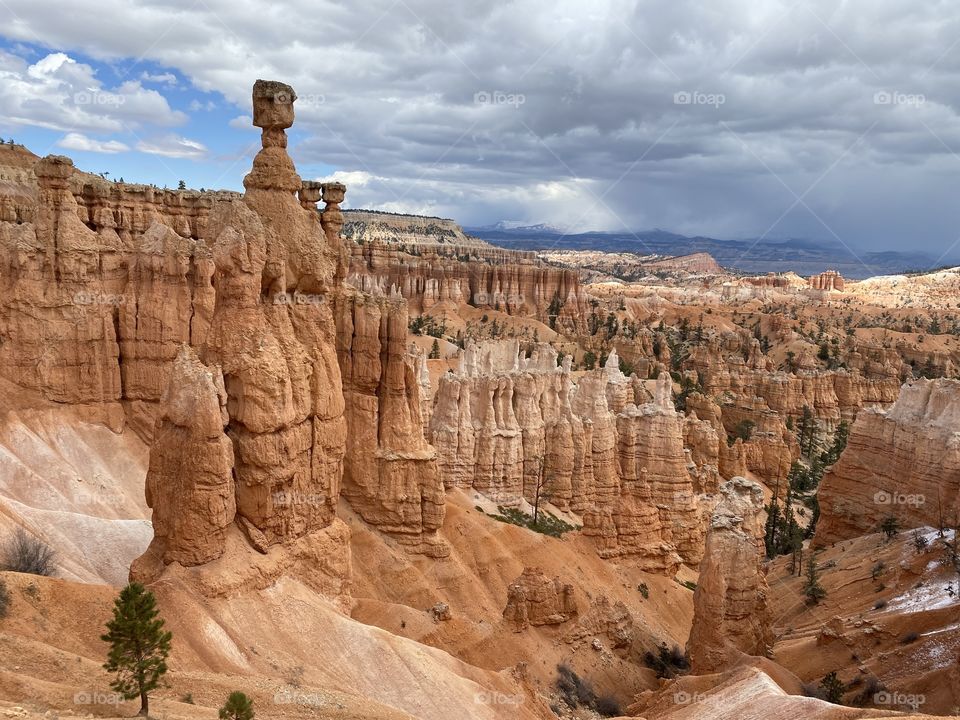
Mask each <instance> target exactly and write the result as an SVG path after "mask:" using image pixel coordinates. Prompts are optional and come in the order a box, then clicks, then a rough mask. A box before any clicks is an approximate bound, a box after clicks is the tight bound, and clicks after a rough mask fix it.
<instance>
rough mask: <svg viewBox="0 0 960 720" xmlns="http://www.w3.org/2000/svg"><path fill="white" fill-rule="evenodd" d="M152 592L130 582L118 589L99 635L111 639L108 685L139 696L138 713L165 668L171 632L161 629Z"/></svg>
mask: <svg viewBox="0 0 960 720" xmlns="http://www.w3.org/2000/svg"><path fill="white" fill-rule="evenodd" d="M163 624H164V623H163V619H162V618H160V617H159V612H158V611H157V601H156V598H155V597H154V596H153V593H152V592H150V591H149V590H147V589H146V588H144V587H143V585H141V584H140V583H135V582H134V583H130V584H129V585H127V586H126V587H125V588H124V589H123V590H121V591H120V596H119V597H118V598H117V599H116V601H115V602H114V606H113V619H112V620H110V621H109V622H108V623H107V633H106V634H105V635H101V636H100V639H101V640H103V641H104V642H108V643H110V652H109V653H108V654H107V662H105V663H104V665H103V667H104V668H105V669H106V670H107V671H108V672H115V673H116V674H117V676H116V678H115V679H114V680H113V682H112V683H110V686H111V687H112V688H113V689H114V690H116V691H117V692H118V693H120V695H122V696H123V698H124V700H133V699H135V698H137V697H139V698H140V713H139V714H140V715H143V716H144V717H146V716H147V714H148V712H149V710H148V704H149V699H148V694H149V693H150V691H151V690H154V689H156V687H157V685H158V684H159V682H160V678H161V677H163V675H164V674H165V673H166V672H167V655H169V654H170V640H171V638H172V637H173V636H172V634H171V633H169V632H167V631H165V630H164V629H163Z"/></svg>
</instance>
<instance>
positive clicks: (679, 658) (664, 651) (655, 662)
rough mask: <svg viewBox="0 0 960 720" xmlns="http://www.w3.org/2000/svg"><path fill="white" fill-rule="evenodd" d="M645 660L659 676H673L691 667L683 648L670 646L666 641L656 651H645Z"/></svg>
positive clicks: (681, 673)
mask: <svg viewBox="0 0 960 720" xmlns="http://www.w3.org/2000/svg"><path fill="white" fill-rule="evenodd" d="M643 662H644V664H645V665H646V666H647V667H648V668H650V669H651V670H653V671H654V673H656V675H657V677H658V678H673V677H676V676H677V675H683V674H684V673H685V672H687V670H689V669H690V661H689V660H687V656H686V655H685V654H684V652H683V650H681V649H680V647H679V646H677V645H674V646H673V647H672V648H668V647H667V645H666V643H663V644H661V645H660V647H658V648H657V652H656V653H652V652H649V651H647V652H646V653H644V656H643Z"/></svg>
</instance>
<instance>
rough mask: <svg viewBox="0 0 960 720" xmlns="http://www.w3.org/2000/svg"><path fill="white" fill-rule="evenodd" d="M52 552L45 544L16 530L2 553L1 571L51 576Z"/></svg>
mask: <svg viewBox="0 0 960 720" xmlns="http://www.w3.org/2000/svg"><path fill="white" fill-rule="evenodd" d="M54 555H55V553H54V551H53V549H52V548H50V546H49V545H47V544H46V543H45V542H43V541H42V540H40V539H39V538H35V537H33V536H32V535H28V534H27V532H26V531H25V530H24V529H23V528H17V530H16V532H14V533H13V537H12V538H10V540H8V541H7V545H6V547H5V548H4V553H3V569H4V570H12V571H13V572H19V573H28V574H30V575H53V571H54V565H53V558H54Z"/></svg>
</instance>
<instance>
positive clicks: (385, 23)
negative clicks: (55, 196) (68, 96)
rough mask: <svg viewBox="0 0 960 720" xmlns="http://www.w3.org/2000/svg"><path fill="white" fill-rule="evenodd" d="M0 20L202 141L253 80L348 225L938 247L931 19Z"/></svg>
mask: <svg viewBox="0 0 960 720" xmlns="http://www.w3.org/2000/svg"><path fill="white" fill-rule="evenodd" d="M6 2H7V5H8V6H9V8H10V9H11V10H12V11H13V14H14V15H15V17H14V19H13V22H11V23H10V24H8V25H7V26H6V27H4V28H2V29H0V33H3V34H5V35H6V36H8V37H9V38H10V39H11V40H14V41H25V42H31V43H38V42H39V43H43V44H44V45H46V46H49V47H50V48H52V49H55V50H64V51H77V52H83V53H86V54H89V55H90V56H93V57H95V58H98V59H101V60H105V61H109V62H112V63H116V64H117V65H118V66H122V67H124V68H127V69H129V70H130V72H129V75H130V77H139V76H140V74H141V73H140V72H137V71H135V70H134V69H133V68H135V66H136V65H137V63H138V60H140V59H148V60H150V61H152V62H156V63H158V64H160V65H162V66H165V67H169V68H173V69H176V70H177V71H179V72H180V73H182V74H183V75H184V76H185V77H186V78H187V79H188V80H189V81H190V82H192V83H193V84H194V85H195V86H196V87H197V88H199V89H201V90H216V91H218V92H220V93H222V94H223V95H224V96H225V97H226V98H227V100H228V101H229V102H231V103H234V104H235V105H236V107H235V108H234V109H233V110H231V111H230V112H229V113H228V114H226V115H224V123H226V122H227V121H229V120H230V119H231V118H234V117H236V116H237V115H240V114H242V113H243V114H246V113H248V112H249V111H248V105H249V93H250V86H251V83H252V81H253V79H255V78H257V77H272V78H277V79H283V80H286V81H288V82H290V83H291V84H292V85H294V87H295V88H296V89H297V91H298V93H299V94H300V95H301V101H300V102H299V103H298V106H297V111H298V125H297V128H298V135H297V136H296V137H297V140H298V141H297V142H296V143H295V144H294V145H292V147H291V151H292V152H293V154H294V155H295V158H296V160H297V161H298V163H300V164H301V166H303V167H320V166H324V167H325V166H333V167H334V168H336V169H337V172H338V173H339V175H340V176H341V177H344V178H345V179H347V180H348V181H349V182H350V190H349V192H348V201H349V204H351V205H353V206H367V207H381V208H384V209H391V210H409V211H419V212H429V213H433V214H442V215H448V216H453V217H456V218H457V219H458V220H460V221H461V222H463V223H466V224H478V223H485V222H491V221H494V220H498V219H509V220H519V221H528V222H531V223H532V222H539V221H547V222H552V223H555V224H561V225H563V224H566V225H573V226H575V227H576V228H578V229H611V230H622V229H624V225H626V226H628V227H630V228H649V227H655V226H657V227H664V228H668V229H671V230H675V231H678V232H687V233H703V234H712V235H718V236H728V237H729V236H740V237H743V236H757V235H760V234H763V233H767V234H769V235H770V236H772V237H784V236H790V235H808V236H815V237H820V238H830V237H834V236H837V237H839V238H840V239H842V240H843V241H844V242H846V243H848V244H850V245H855V246H859V247H863V248H868V249H881V248H882V249H887V248H893V249H895V248H898V247H904V246H906V247H908V248H909V249H917V248H919V247H923V248H927V249H929V250H930V251H931V252H933V253H934V254H935V255H937V254H939V253H940V252H942V251H944V250H946V249H947V248H948V247H949V246H950V245H951V244H953V243H954V242H955V241H956V240H957V238H958V237H960V210H958V208H957V203H955V202H952V201H951V199H950V198H949V197H948V195H947V193H948V192H949V191H948V190H947V189H946V188H948V187H950V186H951V185H952V184H953V183H951V180H953V179H954V178H956V177H957V175H958V174H960V157H958V153H960V123H958V116H957V111H958V108H960V72H958V71H960V6H957V5H956V3H955V2H951V1H946V0H944V1H933V2H926V3H916V2H911V1H910V0H847V1H845V2H840V3H837V2H835V0H807V1H804V0H801V1H800V2H797V0H792V1H790V0H768V1H767V2H759V3H758V2H756V0H717V1H716V2H710V3H704V2H703V1H702V0H697V1H696V2H694V1H693V0H607V1H603V0H599V1H597V2H582V0H580V1H578V2H569V1H567V0H550V1H549V2H548V1H547V0H519V1H517V2H513V3H503V2H493V1H492V0H487V1H484V0H479V1H477V2H471V3H462V4H460V3H457V4H451V3H449V2H439V1H438V0H361V1H359V2H354V3H334V2H313V1H311V2H306V1H304V0H290V1H288V2H274V3H270V4H265V3H262V2H254V1H253V0H205V1H204V2H199V3H195V2H193V1H192V0H185V1H184V2H180V3H164V4H163V5H160V4H156V5H145V4H137V5H132V4H131V3H129V2H128V0H101V2H100V3H98V9H97V12H90V11H89V8H87V7H82V6H64V5H63V4H61V3H57V4H56V7H55V8H54V4H53V3H51V2H47V1H45V0H41V2H37V0H6ZM221 112H223V111H221ZM202 139H203V138H200V140H201V141H202ZM798 198H799V200H798Z"/></svg>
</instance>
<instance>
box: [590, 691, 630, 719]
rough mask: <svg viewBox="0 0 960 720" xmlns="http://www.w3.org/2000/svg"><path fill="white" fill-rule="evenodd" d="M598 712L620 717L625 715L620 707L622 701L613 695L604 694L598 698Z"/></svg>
mask: <svg viewBox="0 0 960 720" xmlns="http://www.w3.org/2000/svg"><path fill="white" fill-rule="evenodd" d="M596 707H597V712H598V713H600V714H601V715H603V717H619V716H620V715H623V710H621V709H620V703H618V702H617V699H616V698H615V697H613V696H612V695H604V696H603V697H599V698H597V706H596Z"/></svg>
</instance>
